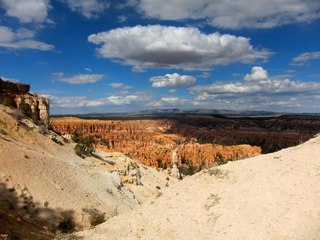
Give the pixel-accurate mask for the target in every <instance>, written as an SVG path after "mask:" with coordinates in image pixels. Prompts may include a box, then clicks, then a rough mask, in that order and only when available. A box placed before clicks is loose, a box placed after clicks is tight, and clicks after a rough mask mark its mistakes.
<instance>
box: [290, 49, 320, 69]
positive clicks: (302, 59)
mask: <svg viewBox="0 0 320 240" xmlns="http://www.w3.org/2000/svg"><path fill="white" fill-rule="evenodd" d="M315 59H320V51H317V52H305V53H301V54H300V55H299V56H297V57H294V58H293V59H292V61H291V65H293V66H304V65H306V64H308V62H309V61H311V60H315Z"/></svg>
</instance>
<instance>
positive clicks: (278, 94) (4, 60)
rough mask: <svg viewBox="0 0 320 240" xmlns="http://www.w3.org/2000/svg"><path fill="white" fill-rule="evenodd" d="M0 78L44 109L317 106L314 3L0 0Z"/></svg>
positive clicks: (319, 13) (319, 85)
mask: <svg viewBox="0 0 320 240" xmlns="http://www.w3.org/2000/svg"><path fill="white" fill-rule="evenodd" d="M0 16H1V18H0V76H1V77H2V78H4V79H7V80H10V81H18V82H21V83H29V84H30V85H31V91H32V92H36V93H38V94H40V95H43V96H46V97H48V98H49V99H50V102H51V113H52V114H67V113H88V112H131V111H138V110H145V109H159V108H160V109H161V108H180V109H199V108H205V109H231V110H233V109H234V110H269V111H284V112H317V113H319V112H320V104H319V103H320V2H319V1H318V0H283V1H280V0H259V1H258V0H238V1H231V0H198V1H191V0H170V1H165V0H122V1H109V0H0Z"/></svg>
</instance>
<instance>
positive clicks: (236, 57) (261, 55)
mask: <svg viewBox="0 0 320 240" xmlns="http://www.w3.org/2000/svg"><path fill="white" fill-rule="evenodd" d="M88 41H89V42H91V43H94V44H97V45H99V46H100V47H99V48H98V49H97V52H98V54H99V55H101V56H102V57H105V58H109V59H111V60H114V61H116V62H121V63H123V64H126V65H131V66H136V67H138V68H157V67H163V68H175V69H186V70H195V69H200V70H203V69H207V68H209V67H210V66H212V65H225V64H230V63H234V62H241V63H252V62H255V61H257V60H266V59H267V58H268V57H269V56H270V55H271V54H272V53H271V52H269V51H267V50H257V49H255V48H254V47H253V46H252V45H250V39H248V38H245V37H237V36H234V35H228V34H223V35H221V34H219V33H212V34H205V33H202V32H200V31H199V30H198V29H197V28H193V27H168V26H161V25H149V26H140V25H138V26H135V27H124V28H117V29H113V30H110V31H106V32H100V33H98V34H92V35H90V36H89V37H88Z"/></svg>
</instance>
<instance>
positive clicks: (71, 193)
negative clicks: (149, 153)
mask: <svg viewBox="0 0 320 240" xmlns="http://www.w3.org/2000/svg"><path fill="white" fill-rule="evenodd" d="M40 132H41V129H40V128H39V127H38V126H36V125H34V124H33V123H32V122H30V121H29V120H28V119H27V118H25V117H24V116H23V115H21V114H20V113H19V112H18V111H16V110H13V109H10V108H7V107H4V106H3V105H0V220H1V217H2V219H3V215H4V214H5V213H8V210H10V211H9V213H10V214H11V213H14V214H17V216H18V215H19V216H20V217H22V218H23V219H25V220H26V221H27V222H30V221H31V222H36V223H37V224H40V225H45V226H48V227H49V228H50V227H52V228H54V227H57V225H58V224H59V222H61V221H62V220H63V219H68V218H70V219H72V221H74V222H76V223H77V224H78V225H79V226H81V225H82V226H89V225H91V223H90V221H91V217H93V215H95V214H96V213H99V214H102V215H103V216H104V218H105V219H109V218H111V217H113V216H115V215H117V214H120V213H125V212H128V211H131V209H133V208H134V207H136V206H138V205H139V204H140V203H141V202H143V201H145V200H146V199H148V198H150V196H153V195H154V194H157V193H158V192H159V189H158V188H159V187H160V188H164V187H165V185H166V184H167V182H168V181H167V177H168V176H167V175H165V174H164V173H159V172H157V171H156V170H154V169H150V168H147V167H144V166H141V165H139V166H138V168H139V169H140V173H141V176H142V177H141V181H142V182H143V185H139V186H137V185H135V184H131V185H130V184H128V185H124V186H119V176H118V175H117V174H115V173H111V171H110V170H114V169H120V170H121V169H124V168H125V163H126V162H128V161H132V160H131V159H128V158H127V157H126V156H124V155H122V154H120V153H114V154H111V155H110V153H108V156H106V155H104V153H102V152H97V153H96V154H97V155H98V156H99V158H93V157H91V158H85V159H82V158H80V157H78V156H77V155H76V154H75V153H74V150H73V146H72V144H68V143H63V146H60V145H59V144H57V143H55V142H53V141H52V140H51V139H50V138H49V136H50V134H45V135H43V134H40ZM60 140H61V141H63V140H62V139H60ZM111 163H112V164H111ZM171 181H174V179H173V180H171ZM1 215H2V216H1ZM13 216H15V215H13ZM7 217H8V216H7ZM9 217H10V216H9ZM23 219H22V220H23ZM3 228H4V227H3V226H0V234H1V231H2V232H4V231H5V230H6V229H3ZM0 239H1V237H0Z"/></svg>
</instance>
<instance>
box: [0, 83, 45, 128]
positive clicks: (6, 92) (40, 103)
mask: <svg viewBox="0 0 320 240" xmlns="http://www.w3.org/2000/svg"><path fill="white" fill-rule="evenodd" d="M29 91H30V85H28V84H18V83H12V82H7V81H4V80H2V79H1V78H0V103H1V104H4V105H6V106H9V107H13V108H17V109H19V110H20V111H21V112H22V113H24V114H25V115H27V116H28V117H30V118H31V119H32V120H33V121H34V122H35V123H36V124H44V125H46V126H48V124H49V100H48V99H46V98H43V97H39V96H37V95H35V94H31V93H29Z"/></svg>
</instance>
